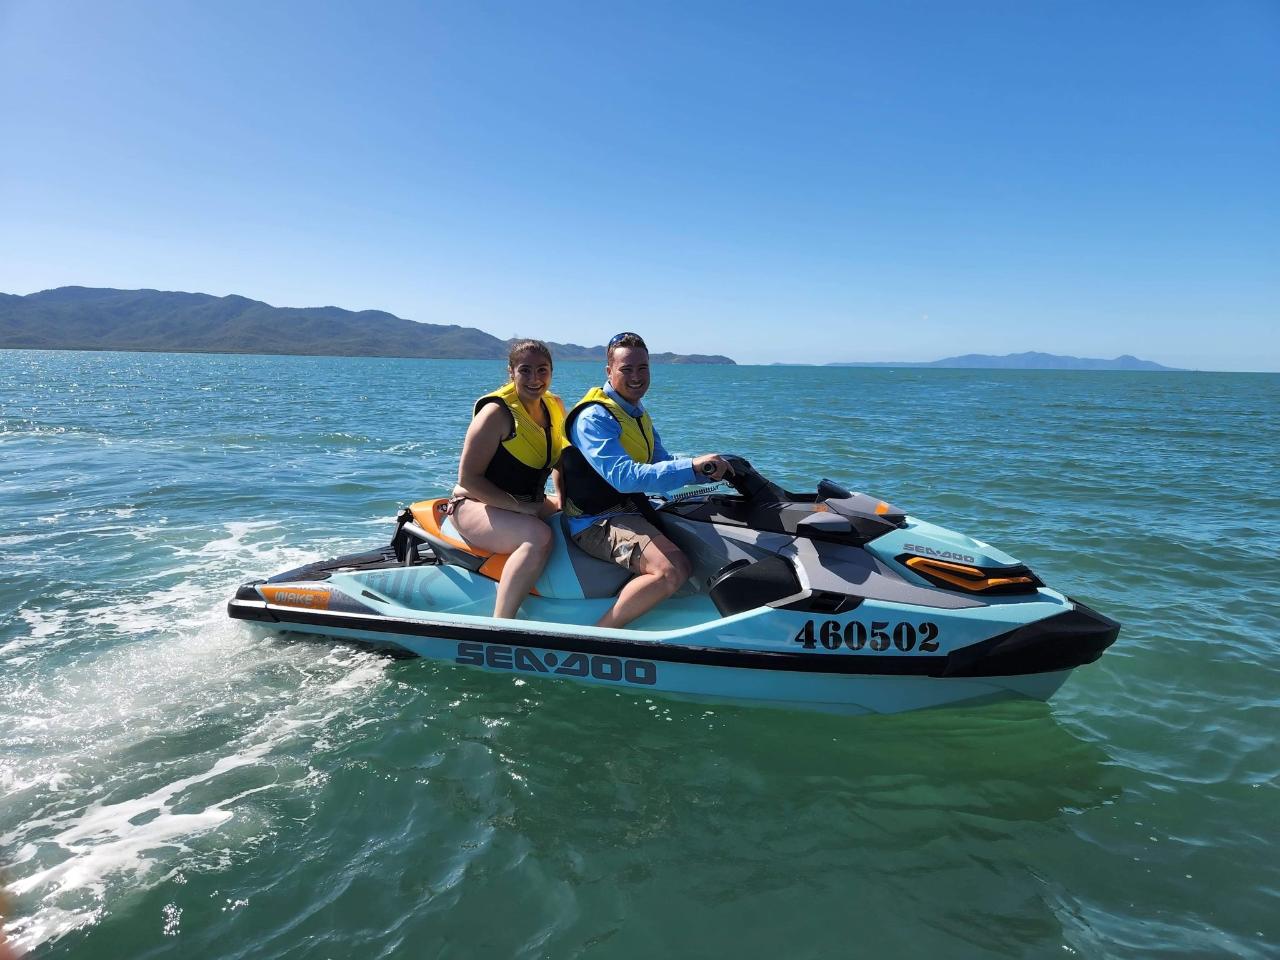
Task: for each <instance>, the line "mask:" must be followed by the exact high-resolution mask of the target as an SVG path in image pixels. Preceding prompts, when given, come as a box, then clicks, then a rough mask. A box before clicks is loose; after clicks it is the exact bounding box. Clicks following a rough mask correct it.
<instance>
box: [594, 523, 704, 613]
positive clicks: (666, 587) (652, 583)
mask: <svg viewBox="0 0 1280 960" xmlns="http://www.w3.org/2000/svg"><path fill="white" fill-rule="evenodd" d="M635 570H636V576H634V577H632V578H631V579H630V580H628V581H627V582H626V584H624V585H623V587H622V590H621V591H619V593H618V599H617V600H615V601H614V603H613V606H612V607H610V608H609V611H608V612H607V613H606V614H605V615H604V616H603V617H601V618H600V619H599V620H598V621H597V622H596V626H597V627H622V626H625V625H626V624H628V623H630V622H631V621H632V620H634V619H635V618H636V617H638V616H640V615H641V614H642V613H648V612H649V611H650V610H652V609H653V608H654V607H656V606H657V605H658V604H659V603H661V602H662V601H663V600H665V599H667V597H669V596H671V595H672V594H673V593H675V592H676V591H677V590H679V589H680V587H681V585H683V584H684V582H685V581H686V580H688V579H689V576H690V574H691V573H692V572H693V567H692V566H691V565H690V563H689V559H688V557H686V556H685V555H684V554H683V553H682V552H681V551H680V548H679V547H677V546H676V545H675V544H674V543H672V542H671V541H670V540H668V539H667V538H666V537H656V538H654V539H653V540H651V541H650V542H649V544H648V546H646V547H645V549H644V552H643V553H642V554H641V555H640V559H639V560H637V561H636V562H635Z"/></svg>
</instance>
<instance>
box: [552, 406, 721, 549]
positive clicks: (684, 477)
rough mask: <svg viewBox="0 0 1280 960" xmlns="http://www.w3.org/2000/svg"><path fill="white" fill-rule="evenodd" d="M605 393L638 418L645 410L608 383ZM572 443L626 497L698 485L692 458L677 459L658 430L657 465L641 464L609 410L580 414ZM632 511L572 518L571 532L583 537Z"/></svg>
mask: <svg viewBox="0 0 1280 960" xmlns="http://www.w3.org/2000/svg"><path fill="white" fill-rule="evenodd" d="M604 392H605V393H607V394H608V395H609V396H610V397H612V398H613V400H614V402H616V403H617V404H618V406H620V407H622V409H623V410H625V411H627V413H629V414H631V415H632V416H633V417H638V416H640V414H641V413H642V412H643V411H644V408H643V407H641V406H640V405H638V404H633V403H628V402H627V401H626V400H624V399H623V398H622V397H621V396H619V395H618V393H617V391H615V390H614V389H613V387H611V386H609V385H608V384H607V383H606V384H605V386H604ZM569 439H570V440H571V441H572V442H573V445H574V446H575V447H577V448H578V449H579V450H580V451H582V455H583V456H584V457H586V458H587V462H588V463H590V464H591V466H592V467H594V468H595V470H596V472H597V473H599V474H600V476H602V477H603V478H604V479H605V481H606V482H607V483H608V484H609V485H610V486H611V487H613V488H614V489H615V490H620V491H621V492H622V493H670V492H671V491H673V490H679V489H680V488H681V487H684V486H688V485H689V484H691V483H694V482H695V481H696V479H697V476H696V475H695V474H694V472H693V461H692V460H691V459H690V458H688V457H673V456H671V454H670V453H668V452H667V448H666V447H664V446H663V445H662V438H661V437H659V436H658V430H657V428H656V427H655V428H654V431H653V461H654V462H653V463H637V462H636V461H634V460H632V459H631V455H630V454H628V453H627V451H626V448H625V447H623V446H622V424H620V423H618V421H617V420H615V419H613V414H611V413H610V412H609V411H608V410H607V409H605V408H604V407H602V406H600V405H599V404H595V405H594V406H590V407H588V408H587V409H585V410H583V411H582V412H581V413H580V414H578V416H577V419H575V420H574V421H573V426H572V428H571V429H570V431H569ZM627 512H628V511H621V510H618V511H613V512H611V513H599V514H596V515H595V516H591V517H570V518H568V519H569V532H570V533H571V534H573V535H575V536H576V535H577V534H579V533H581V532H582V531H583V530H585V529H587V527H589V526H591V524H593V523H595V522H596V521H597V520H602V519H604V518H605V517H616V516H622V515H624V514H625V513H627Z"/></svg>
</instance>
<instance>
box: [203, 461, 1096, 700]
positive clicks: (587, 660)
mask: <svg viewBox="0 0 1280 960" xmlns="http://www.w3.org/2000/svg"><path fill="white" fill-rule="evenodd" d="M723 459H724V461H725V464H726V466H727V468H728V469H729V470H731V471H732V472H731V473H728V474H727V476H726V479H727V481H728V483H729V484H731V487H725V486H724V484H717V485H714V486H710V487H702V488H699V489H694V490H692V491H689V492H687V493H683V494H676V495H674V496H672V497H671V498H670V499H663V498H659V497H655V498H650V499H646V500H644V501H643V502H642V504H637V506H640V505H642V506H643V507H644V509H645V510H646V511H647V514H648V517H647V518H648V520H649V522H650V523H652V524H653V525H654V526H655V528H656V529H658V530H659V531H660V533H661V535H662V536H663V537H665V538H667V539H669V540H670V541H671V542H672V543H673V544H674V545H676V547H677V548H678V549H679V551H680V553H681V554H682V555H683V556H684V557H686V558H687V561H688V565H689V573H690V576H689V577H688V579H687V580H685V581H684V583H683V584H682V585H681V586H680V588H679V589H678V590H677V591H676V592H675V593H674V594H673V595H671V596H669V597H667V598H665V599H663V600H661V601H660V602H658V603H656V604H655V605H654V606H653V607H652V608H651V609H649V610H648V611H647V612H645V613H643V614H641V615H640V616H637V617H636V619H635V620H633V621H631V622H630V623H628V624H627V625H626V627H624V628H618V627H609V626H604V627H602V626H596V625H595V624H596V623H597V622H598V621H600V620H601V619H602V618H603V617H604V616H605V615H606V614H607V613H608V612H609V611H610V610H612V609H614V608H615V607H616V605H617V598H618V596H619V593H620V590H621V589H622V588H623V586H624V584H625V583H626V582H627V581H628V580H629V579H630V577H631V573H630V571H628V570H627V569H625V568H623V567H622V566H619V565H618V564H616V563H612V562H608V561H604V560H599V559H596V558H595V557H592V556H590V555H588V554H587V553H586V552H585V551H583V550H582V549H580V548H579V547H578V546H576V545H575V544H574V543H573V542H572V540H571V535H570V531H569V530H567V529H566V527H567V522H566V518H565V517H564V515H563V514H558V515H556V516H554V517H552V518H551V520H550V521H549V522H550V526H551V530H552V533H553V540H554V542H553V545H552V550H551V556H550V559H549V560H548V562H547V564H546V567H545V568H544V569H543V571H542V574H541V576H540V577H539V579H538V581H537V583H536V584H535V587H534V590H533V592H532V594H531V595H530V596H528V597H527V598H526V599H525V600H524V602H523V603H522V604H521V607H520V612H519V618H518V619H514V620H511V619H502V620H499V619H495V618H494V617H492V616H490V613H491V612H492V610H493V605H494V594H495V589H496V582H497V579H498V578H499V577H500V576H501V571H502V567H503V563H504V561H505V557H504V556H501V555H489V554H485V553H484V552H483V551H477V550H475V549H473V548H471V547H469V546H468V545H467V543H466V542H465V541H464V540H462V539H461V537H459V536H458V535H457V533H456V530H454V529H453V527H452V524H451V522H450V518H448V517H447V516H446V515H445V508H446V504H447V502H448V501H447V499H446V498H443V497H441V498H438V499H433V500H424V501H422V502H420V503H415V504H414V505H413V506H411V507H409V508H406V509H404V510H402V511H401V512H400V515H399V517H398V518H397V522H396V528H395V533H394V536H393V538H392V542H391V544H390V545H389V546H387V547H384V548H381V549H377V550H372V551H369V552H367V553H360V554H352V555H349V556H345V557H339V558H337V559H335V560H329V561H324V562H321V563H315V564H311V565H309V566H305V567H301V568H299V569H297V570H291V571H289V572H287V573H283V574H279V575H277V576H275V577H272V578H270V579H269V580H265V581H262V580H255V581H250V582H249V583H246V584H245V585H244V586H242V587H241V588H240V589H239V591H238V592H237V593H236V596H235V597H234V598H233V599H232V600H231V601H230V603H229V604H228V613H229V614H230V615H231V616H232V617H236V618H239V619H244V620H253V621H258V622H260V623H263V624H266V625H269V626H274V627H277V628H279V629H284V630H290V631H298V632H305V633H317V634H324V635H327V636H336V637H343V638H349V639H352V640H359V641H365V642H370V643H374V644H378V645H383V646H392V647H396V648H399V649H402V650H407V651H409V652H411V653H415V654H418V655H420V656H424V657H430V658H433V659H438V660H445V661H448V662H451V663H457V664H464V665H468V666H475V667H480V668H483V669H487V670H491V671H501V672H518V673H520V674H522V675H526V676H534V675H538V676H542V677H547V678H553V677H568V678H571V679H576V680H580V681H583V682H587V683H594V684H601V685H606V686H613V687H618V688H626V689H631V690H638V691H641V692H644V693H649V692H656V691H663V692H667V693H671V694H675V695H679V696H687V697H694V698H697V699H701V700H730V701H735V702H752V703H758V704H764V705H770V706H779V707H803V708H810V709H818V710H826V711H834V712H841V713H866V712H876V713H893V712H898V711H903V710H912V709H919V708H923V707H934V706H939V705H943V704H954V703H960V702H976V701H985V700H991V699H1000V698H1006V697H1031V698H1036V699H1046V698H1048V697H1049V696H1050V695H1051V694H1052V693H1053V692H1054V691H1055V690H1057V688H1058V687H1059V686H1061V684H1062V683H1063V681H1065V680H1066V678H1067V676H1068V675H1069V673H1070V672H1071V670H1072V669H1074V668H1075V667H1077V666H1081V665H1083V664H1087V663H1091V662H1092V661H1094V660H1096V659H1097V658H1098V657H1099V656H1101V654H1102V652H1103V651H1104V650H1105V649H1106V648H1107V647H1108V646H1110V645H1111V644H1112V643H1113V642H1114V641H1115V639H1116V635H1117V633H1118V632H1119V629H1120V626H1119V624H1118V623H1116V622H1115V621H1113V620H1110V619H1108V618H1107V617H1105V616H1103V615H1101V614H1099V613H1096V612H1094V611H1093V610H1090V609H1089V608H1088V607H1086V606H1085V605H1084V604H1082V603H1079V602H1078V601H1074V600H1071V599H1070V598H1068V597H1066V596H1064V595H1063V594H1061V593H1059V592H1057V591H1056V590H1052V589H1050V588H1049V587H1046V586H1045V585H1044V584H1043V583H1042V582H1041V580H1040V579H1039V578H1038V577H1037V576H1036V575H1035V574H1034V573H1033V572H1032V571H1031V570H1029V569H1028V568H1027V567H1026V566H1025V565H1023V564H1021V563H1020V562H1018V561H1017V560H1015V559H1014V558H1013V557H1011V556H1009V555H1007V554H1005V553H1002V552H1001V551H999V550H996V549H995V548H993V547H990V546H987V545H986V544H984V543H982V542H981V541H978V540H974V539H971V538H969V537H966V536H963V535H961V534H958V533H955V532H953V531H950V530H947V529H945V528H943V527H939V526H935V525H933V524H930V523H927V522H925V521H922V520H918V519H915V518H913V517H911V516H908V515H906V514H905V513H903V512H902V511H901V510H899V509H897V508H896V507H894V506H892V505H890V504H889V503H886V502H885V501H882V500H878V499H876V498H874V497H869V496H866V495H864V494H859V493H851V492H849V491H848V490H846V489H844V488H842V487H841V486H839V485H837V484H835V483H833V482H831V481H828V480H823V481H822V482H821V483H819V484H818V487H817V490H816V491H814V492H811V493H790V492H788V491H786V490H783V489H782V488H780V487H778V486H777V485H775V484H773V483H772V482H770V481H769V480H768V479H767V478H765V477H764V476H762V475H761V474H760V473H758V472H757V471H756V470H755V469H754V468H752V466H751V464H749V463H748V462H747V461H746V460H743V459H741V458H737V457H732V456H727V457H724V458H723Z"/></svg>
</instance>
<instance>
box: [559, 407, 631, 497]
mask: <svg viewBox="0 0 1280 960" xmlns="http://www.w3.org/2000/svg"><path fill="white" fill-rule="evenodd" d="M597 403H598V404H600V406H602V407H604V408H605V409H606V410H608V411H609V413H610V415H612V417H613V419H615V420H617V421H618V425H619V426H620V427H621V428H622V436H621V438H620V439H621V441H622V448H623V449H624V450H626V451H627V455H628V456H630V457H631V459H632V460H634V461H636V462H637V463H653V448H654V442H653V421H652V420H650V419H649V411H647V410H645V411H643V412H642V413H641V414H640V416H638V417H635V416H632V415H631V414H629V413H627V411H626V410H624V409H623V408H622V406H621V405H620V404H619V403H618V402H617V401H616V400H614V399H613V397H611V396H609V394H608V393H606V392H605V391H604V389H603V388H601V387H592V388H591V389H590V390H588V391H587V393H586V395H585V396H584V397H583V398H582V399H581V400H579V401H578V403H577V404H576V405H575V406H574V408H573V409H572V410H570V411H569V416H568V417H566V418H565V430H566V431H568V430H569V429H570V428H571V427H572V426H573V421H574V420H576V419H577V417H578V415H579V414H580V413H582V411H583V410H586V409H587V408H588V407H590V406H593V405H594V404H597ZM561 468H562V470H563V478H564V494H565V504H564V510H565V513H566V514H567V515H569V516H571V517H579V516H595V515H597V514H601V513H613V512H616V511H619V510H625V511H632V510H635V509H636V507H635V505H634V504H635V500H634V497H633V496H632V495H629V494H624V493H622V492H621V491H619V490H616V489H614V488H613V487H612V486H611V485H610V484H609V483H608V482H606V481H605V479H604V477H602V476H600V474H599V473H597V472H596V469H595V467H593V466H591V464H590V463H589V462H588V461H587V458H586V457H584V456H583V455H582V451H580V450H579V449H578V448H577V447H575V446H573V445H572V443H570V445H569V447H568V449H567V450H565V452H564V459H563V461H562V463H561Z"/></svg>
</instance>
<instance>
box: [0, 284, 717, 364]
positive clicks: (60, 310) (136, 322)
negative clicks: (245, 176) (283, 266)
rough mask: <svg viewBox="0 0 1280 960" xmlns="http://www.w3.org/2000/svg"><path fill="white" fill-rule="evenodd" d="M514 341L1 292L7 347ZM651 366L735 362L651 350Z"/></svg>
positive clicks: (461, 352)
mask: <svg viewBox="0 0 1280 960" xmlns="http://www.w3.org/2000/svg"><path fill="white" fill-rule="evenodd" d="M510 345H511V341H509V340H501V339H499V338H498V337H495V336H493V335H492V334H488V333H485V332H484V331H483V330H477V329H476V328H475V327H459V326H454V325H442V324H435V323H419V322H417V321H414V320H406V319H404V318H403V317H397V316H394V315H392V314H390V313H384V312H382V311H380V310H361V311H358V312H353V311H351V310H343V309H341V308H339V307H273V306H271V305H269V304H266V303H262V302H260V301H258V300H250V299H248V298H247V297H240V296H234V295H233V296H228V297H215V296H212V295H210V294H207V293H176V292H166V291H161V290H113V289H110V288H91V287H58V288H57V289H55V290H42V291H41V292H39V293H32V294H29V295H27V296H15V295H14V294H8V293H0V349H27V350H139V351H151V352H163V353H267V354H298V355H302V356H339V357H428V358H438V359H460V360H497V359H505V358H506V356H507V351H508V350H509V349H510ZM550 347H551V351H552V353H553V354H554V355H555V358H556V359H557V360H599V361H600V362H603V361H604V351H605V348H604V346H603V345H601V346H596V347H584V346H580V345H578V344H576V343H552V344H550ZM650 358H651V359H652V360H653V362H654V363H691V364H692V363H715V364H732V363H733V362H734V361H733V360H731V359H729V358H728V357H724V356H720V355H719V354H713V355H708V354H701V353H690V354H684V353H654V354H651V355H650Z"/></svg>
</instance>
